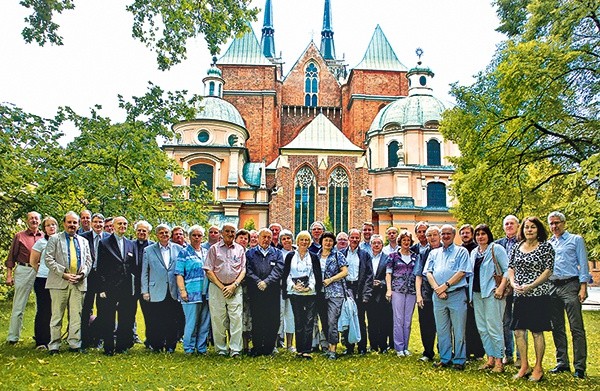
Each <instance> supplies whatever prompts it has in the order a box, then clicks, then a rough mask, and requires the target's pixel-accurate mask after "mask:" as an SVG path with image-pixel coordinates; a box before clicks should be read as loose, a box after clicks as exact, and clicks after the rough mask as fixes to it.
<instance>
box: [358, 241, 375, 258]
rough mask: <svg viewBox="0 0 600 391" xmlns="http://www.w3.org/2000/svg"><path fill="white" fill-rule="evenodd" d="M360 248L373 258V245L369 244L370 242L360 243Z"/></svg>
mask: <svg viewBox="0 0 600 391" xmlns="http://www.w3.org/2000/svg"><path fill="white" fill-rule="evenodd" d="M358 247H359V248H360V249H361V250H363V251H366V252H368V253H369V254H371V256H373V248H372V247H371V243H369V242H360V244H359V245H358Z"/></svg>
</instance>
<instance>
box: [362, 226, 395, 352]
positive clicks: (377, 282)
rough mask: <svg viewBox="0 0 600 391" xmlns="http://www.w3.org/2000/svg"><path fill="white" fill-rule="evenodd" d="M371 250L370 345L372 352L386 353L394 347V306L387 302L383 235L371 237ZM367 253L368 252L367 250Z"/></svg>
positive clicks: (386, 258)
mask: <svg viewBox="0 0 600 391" xmlns="http://www.w3.org/2000/svg"><path fill="white" fill-rule="evenodd" d="M369 248H370V249H371V251H372V252H373V259H372V265H373V294H372V296H371V299H370V300H369V303H368V304H367V317H368V319H369V329H368V333H369V343H370V344H371V350H376V351H379V352H380V353H385V352H387V351H388V349H390V348H392V349H393V346H394V339H393V320H392V305H391V303H390V302H389V301H388V300H386V298H385V292H386V290H387V285H386V282H385V272H386V265H387V260H388V257H387V255H386V254H384V253H383V238H382V237H381V235H377V234H374V235H372V236H371V242H370V243H369ZM365 251H366V250H365Z"/></svg>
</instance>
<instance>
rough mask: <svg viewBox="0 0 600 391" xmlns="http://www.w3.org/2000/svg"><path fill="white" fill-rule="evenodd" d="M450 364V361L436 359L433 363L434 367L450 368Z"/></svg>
mask: <svg viewBox="0 0 600 391" xmlns="http://www.w3.org/2000/svg"><path fill="white" fill-rule="evenodd" d="M449 366H450V363H449V362H443V361H436V362H434V363H433V367H434V368H448V367H449Z"/></svg>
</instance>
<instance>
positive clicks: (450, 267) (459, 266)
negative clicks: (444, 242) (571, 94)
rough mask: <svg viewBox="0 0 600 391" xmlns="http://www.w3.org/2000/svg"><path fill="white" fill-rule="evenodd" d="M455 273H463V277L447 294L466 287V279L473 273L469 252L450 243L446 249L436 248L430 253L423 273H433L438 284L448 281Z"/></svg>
mask: <svg viewBox="0 0 600 391" xmlns="http://www.w3.org/2000/svg"><path fill="white" fill-rule="evenodd" d="M456 272H464V273H465V275H464V276H463V277H462V278H461V279H460V280H459V281H458V282H457V283H454V285H452V286H451V287H450V288H448V292H452V291H455V290H456V289H459V288H464V287H466V286H467V285H468V284H467V277H470V276H471V274H472V273H473V267H472V265H471V260H470V259H469V251H468V250H467V249H466V248H464V247H461V246H457V245H455V244H454V243H452V244H451V245H450V246H448V247H441V248H436V249H435V250H432V251H431V253H430V254H429V258H428V259H427V265H426V266H425V273H433V278H435V280H436V281H437V283H438V284H443V283H444V282H445V281H448V280H449V279H450V278H452V276H453V275H454V274H455V273H456Z"/></svg>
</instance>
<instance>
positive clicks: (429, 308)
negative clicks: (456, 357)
mask: <svg viewBox="0 0 600 391" xmlns="http://www.w3.org/2000/svg"><path fill="white" fill-rule="evenodd" d="M423 303H424V305H423V308H420V307H419V329H420V331H421V343H422V344H423V356H425V357H429V358H430V359H433V357H434V356H435V352H434V351H433V346H434V344H435V334H436V329H435V317H434V315H433V302H432V301H424V302H423Z"/></svg>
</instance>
